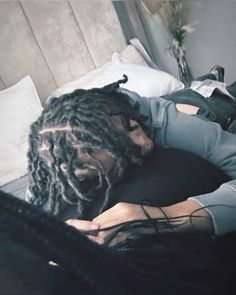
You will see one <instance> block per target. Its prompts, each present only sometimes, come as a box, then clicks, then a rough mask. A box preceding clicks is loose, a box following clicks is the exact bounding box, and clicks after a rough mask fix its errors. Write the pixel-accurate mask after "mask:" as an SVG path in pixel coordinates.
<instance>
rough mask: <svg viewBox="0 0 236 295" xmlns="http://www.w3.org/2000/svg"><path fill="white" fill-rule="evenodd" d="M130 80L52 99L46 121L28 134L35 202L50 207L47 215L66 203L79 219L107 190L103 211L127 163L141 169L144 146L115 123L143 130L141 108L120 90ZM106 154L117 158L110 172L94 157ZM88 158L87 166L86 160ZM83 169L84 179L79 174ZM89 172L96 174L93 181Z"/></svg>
mask: <svg viewBox="0 0 236 295" xmlns="http://www.w3.org/2000/svg"><path fill="white" fill-rule="evenodd" d="M126 81H127V77H126V76H124V79H123V80H119V81H117V82H115V83H113V84H109V85H107V86H105V87H103V88H100V89H98V88H93V89H90V90H82V89H79V90H75V91H74V92H73V93H70V94H65V95H62V96H60V97H58V98H52V99H51V101H50V102H49V103H48V105H47V106H46V107H45V109H44V110H43V112H42V114H41V116H40V117H39V118H38V120H37V121H36V122H34V123H33V124H32V126H31V131H30V135H29V152H28V159H29V165H28V170H29V174H30V186H29V192H30V201H31V202H32V203H34V204H36V205H37V206H42V205H44V204H45V203H47V206H48V209H47V210H48V211H49V212H51V213H53V214H57V213H59V211H60V208H61V203H62V200H64V201H65V202H66V203H69V204H76V205H77V207H78V213H79V216H80V217H82V214H83V211H84V208H85V207H86V206H87V205H88V203H91V201H92V200H93V197H94V195H95V194H96V192H97V191H99V190H100V189H102V188H103V189H105V197H104V202H103V204H102V206H101V210H100V212H101V211H103V210H104V209H105V208H106V206H107V204H108V202H109V192H110V189H111V187H112V185H113V184H114V182H115V181H117V179H120V177H121V176H122V173H123V171H124V169H125V167H126V166H127V165H128V164H138V165H140V164H142V158H141V153H140V147H139V146H137V145H135V144H134V143H133V142H132V141H131V140H130V139H129V137H128V136H125V135H124V133H123V132H122V131H120V130H118V129H117V128H115V127H114V125H113V124H112V122H111V117H112V116H115V115H120V116H121V119H122V122H123V124H124V127H125V128H126V129H127V130H129V131H131V130H132V127H131V126H130V119H133V120H136V121H137V122H139V123H140V125H143V123H142V122H144V120H145V118H144V117H143V116H142V115H140V113H139V106H138V105H137V104H134V103H132V102H131V101H130V100H129V97H128V96H127V95H126V94H124V93H121V92H119V91H117V89H118V88H119V85H120V83H125V82H126ZM96 150H104V151H106V152H107V153H108V154H109V155H111V156H112V157H113V158H114V159H115V165H114V167H113V168H112V170H111V171H110V172H109V173H108V172H107V171H106V170H105V169H104V167H103V165H102V163H100V162H99V161H98V160H96V159H95V158H94V157H93V155H92V153H93V151H96ZM82 155H86V157H88V159H92V160H93V163H94V162H95V163H96V165H95V164H91V161H88V163H84V162H83V161H81V156H82ZM78 169H79V170H80V171H81V173H79V175H76V174H75V171H76V170H78ZM86 169H92V170H94V171H95V172H96V175H97V177H96V179H95V180H93V181H90V182H89V180H88V179H87V178H86V177H85V176H84V173H83V172H85V171H86Z"/></svg>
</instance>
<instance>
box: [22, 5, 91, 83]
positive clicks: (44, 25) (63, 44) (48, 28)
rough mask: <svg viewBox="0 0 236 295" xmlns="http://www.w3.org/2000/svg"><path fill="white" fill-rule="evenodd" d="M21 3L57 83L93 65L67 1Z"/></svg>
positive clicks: (81, 73) (65, 80)
mask: <svg viewBox="0 0 236 295" xmlns="http://www.w3.org/2000/svg"><path fill="white" fill-rule="evenodd" d="M22 5H23V7H24V10H25V13H26V15H27V17H28V19H29V23H30V25H31V27H32V29H33V31H34V34H35V36H36V39H37V41H38V43H39V46H40V48H41V50H42V52H43V54H44V57H45V59H46V61H47V63H48V65H49V67H50V70H51V72H52V73H53V76H54V78H55V80H56V82H57V84H58V85H62V84H64V83H66V82H69V81H71V80H74V79H76V78H78V77H80V76H81V75H83V74H85V73H87V72H88V71H89V70H91V69H93V68H94V67H95V66H94V63H93V60H92V58H91V56H90V53H89V51H88V49H87V45H86V43H85V41H84V39H83V36H82V34H81V31H80V28H79V27H78V25H77V22H76V20H75V17H74V14H73V11H72V10H71V7H70V5H69V3H68V2H67V1H39V2H36V1H26V2H22Z"/></svg>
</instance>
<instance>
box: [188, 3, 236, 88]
mask: <svg viewBox="0 0 236 295" xmlns="http://www.w3.org/2000/svg"><path fill="white" fill-rule="evenodd" d="M184 5H185V8H186V9H187V16H186V18H187V20H188V22H194V21H198V25H197V26H196V30H195V31H194V32H193V33H191V34H189V35H188V36H187V38H186V41H185V45H186V56H187V60H188V63H189V65H190V68H191V71H192V74H193V76H194V77H197V76H199V75H201V74H204V73H206V72H207V71H208V70H209V69H210V68H211V67H212V66H213V65H215V64H220V65H222V66H224V67H225V69H226V72H225V81H226V82H227V83H230V82H232V81H234V80H236V1H234V0H233V1H229V0H220V1H218V0H211V1H209V0H205V1H204V0H200V1H199V0H198V1H185V2H184Z"/></svg>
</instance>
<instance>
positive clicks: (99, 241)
mask: <svg viewBox="0 0 236 295" xmlns="http://www.w3.org/2000/svg"><path fill="white" fill-rule="evenodd" d="M96 242H97V243H98V244H100V245H102V244H104V239H102V238H97V239H96Z"/></svg>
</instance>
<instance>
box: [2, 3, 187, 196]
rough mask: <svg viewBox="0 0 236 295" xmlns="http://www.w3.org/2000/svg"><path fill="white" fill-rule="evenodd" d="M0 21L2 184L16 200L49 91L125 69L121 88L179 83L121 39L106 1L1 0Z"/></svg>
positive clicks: (166, 88) (92, 82) (155, 90)
mask: <svg viewBox="0 0 236 295" xmlns="http://www.w3.org/2000/svg"><path fill="white" fill-rule="evenodd" d="M0 26H1V33H0V52H1V58H0V90H1V91H0V109H1V116H0V126H1V128H0V136H1V146H0V162H1V167H0V188H1V189H3V190H5V191H6V192H10V193H12V194H13V195H15V196H17V197H19V198H21V199H24V198H25V193H26V189H27V184H28V180H27V149H28V143H27V138H28V133H29V127H30V125H31V123H32V122H33V121H35V120H36V119H37V117H38V116H39V114H40V113H41V111H42V109H43V106H44V104H46V103H47V100H48V99H50V97H52V96H59V95H61V94H64V93H68V92H71V91H73V90H74V89H78V88H84V89H88V88H92V87H100V86H104V85H106V84H108V83H111V82H114V81H116V80H118V79H121V78H122V76H123V74H126V75H127V76H128V82H127V83H126V84H125V85H124V87H125V88H127V89H129V90H132V91H135V92H137V93H138V94H140V95H142V96H148V97H149V96H160V95H165V94H168V93H170V92H172V91H175V90H179V89H181V88H183V87H184V85H183V84H182V83H181V82H180V81H179V80H178V79H177V78H176V77H174V76H172V75H170V74H168V73H166V72H164V71H161V70H160V69H159V68H158V67H157V66H156V65H155V64H154V63H153V62H152V60H151V58H150V57H149V55H148V53H147V52H146V50H145V48H144V47H143V45H142V44H141V43H140V41H139V40H138V39H131V40H128V41H126V40H125V37H124V35H123V33H122V29H121V26H120V23H119V20H118V18H117V15H116V12H115V9H114V6H113V4H112V2H111V1H86V2H85V1H63V2H61V1H57V2H54V1H32V2H31V1H26V2H25V1H19V2H15V1H7V2H1V3H0ZM140 81H142V83H140ZM157 81H158V83H157Z"/></svg>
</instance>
